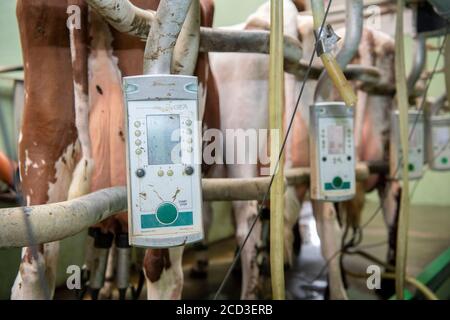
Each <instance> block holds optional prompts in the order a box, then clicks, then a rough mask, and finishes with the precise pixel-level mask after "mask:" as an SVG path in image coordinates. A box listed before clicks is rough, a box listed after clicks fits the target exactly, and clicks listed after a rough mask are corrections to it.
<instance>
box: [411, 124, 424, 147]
mask: <svg viewBox="0 0 450 320" xmlns="http://www.w3.org/2000/svg"><path fill="white" fill-rule="evenodd" d="M421 129H422V128H421V127H419V125H416V127H415V128H414V129H411V130H412V131H410V132H409V147H410V148H420V147H421V146H420V143H421V142H422V139H421V138H422V134H421V132H420V130H421Z"/></svg>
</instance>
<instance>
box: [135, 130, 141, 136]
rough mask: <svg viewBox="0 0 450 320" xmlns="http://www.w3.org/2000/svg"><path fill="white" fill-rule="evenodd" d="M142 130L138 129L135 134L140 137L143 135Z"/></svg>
mask: <svg viewBox="0 0 450 320" xmlns="http://www.w3.org/2000/svg"><path fill="white" fill-rule="evenodd" d="M141 133H142V132H141V130H136V131H135V132H134V135H135V136H136V137H140V136H141Z"/></svg>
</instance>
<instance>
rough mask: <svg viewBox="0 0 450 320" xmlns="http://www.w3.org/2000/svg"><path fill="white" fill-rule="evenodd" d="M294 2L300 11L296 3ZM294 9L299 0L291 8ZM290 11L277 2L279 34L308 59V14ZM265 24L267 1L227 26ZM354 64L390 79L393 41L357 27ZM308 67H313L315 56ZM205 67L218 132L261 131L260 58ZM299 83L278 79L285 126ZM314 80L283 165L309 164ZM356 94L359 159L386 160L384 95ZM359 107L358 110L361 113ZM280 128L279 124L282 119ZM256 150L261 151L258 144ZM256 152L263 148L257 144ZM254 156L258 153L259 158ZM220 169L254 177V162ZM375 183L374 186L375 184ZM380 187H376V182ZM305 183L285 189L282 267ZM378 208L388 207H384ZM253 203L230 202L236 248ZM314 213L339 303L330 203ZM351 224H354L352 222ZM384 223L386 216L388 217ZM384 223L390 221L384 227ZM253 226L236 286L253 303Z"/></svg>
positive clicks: (234, 57) (356, 206)
mask: <svg viewBox="0 0 450 320" xmlns="http://www.w3.org/2000/svg"><path fill="white" fill-rule="evenodd" d="M299 4H300V6H299ZM296 5H297V8H298V9H302V7H301V5H302V3H301V2H297V3H296ZM293 11H296V10H295V7H293V4H292V3H290V1H285V29H284V30H285V34H288V35H291V36H294V37H298V38H299V39H300V41H301V42H302V47H303V55H304V59H305V60H309V57H310V56H311V54H312V52H313V50H314V43H315V39H314V34H313V21H312V17H310V16H306V15H297V13H295V14H294V16H292V12H293ZM268 25H269V17H268V4H267V3H266V4H265V5H263V6H261V7H260V8H259V9H258V10H257V11H256V13H254V14H253V15H251V16H250V17H249V18H248V19H247V21H246V22H245V23H244V24H242V25H238V26H234V27H231V28H233V29H250V28H261V27H266V28H267V26H268ZM357 60H358V61H359V62H360V63H361V64H363V65H367V66H376V67H379V68H381V69H382V70H383V71H384V73H383V77H385V78H386V79H383V80H384V81H387V82H393V69H394V68H393V67H392V62H393V41H392V39H390V38H389V37H387V36H386V35H384V34H382V33H381V32H377V31H375V30H371V29H365V30H364V32H363V37H362V40H361V44H360V46H359V50H358V58H357ZM314 64H318V65H320V62H319V61H318V59H317V58H315V60H314ZM211 65H212V70H213V73H214V75H215V77H216V80H217V83H218V88H219V97H220V107H221V108H223V110H226V111H227V112H226V113H225V112H222V121H221V127H222V128H223V129H224V130H225V129H229V128H231V129H238V128H240V129H244V130H245V129H261V128H263V129H266V128H267V126H268V118H267V115H268V109H267V108H268V100H267V98H268V94H267V92H268V58H267V57H264V56H262V55H259V54H248V53H246V54H239V53H232V54H229V53H227V54H225V53H215V54H212V55H211ZM300 81H301V80H300V79H296V78H295V77H294V76H292V75H287V74H286V75H285V121H288V120H289V117H290V116H291V115H292V112H293V109H294V107H295V105H294V104H295V101H296V98H297V96H298V90H299V88H300ZM316 83H317V81H315V80H309V81H308V82H307V83H306V84H305V90H304V92H303V96H302V99H301V101H300V106H299V109H298V112H297V114H296V115H295V119H294V125H293V129H292V132H291V134H290V137H289V138H288V143H287V145H286V150H285V152H286V164H285V166H286V168H289V167H307V166H309V137H308V127H309V106H310V105H311V104H312V103H313V102H314V91H315V87H316ZM365 95H366V94H364V93H361V94H360V96H362V97H363V99H360V100H359V103H358V106H357V107H356V108H357V111H356V112H363V113H364V116H363V117H361V118H362V119H363V120H364V122H363V124H362V125H361V126H360V127H362V128H363V129H362V138H361V140H362V141H363V142H362V143H361V144H360V148H359V149H358V154H359V158H360V160H363V161H368V160H381V159H384V158H385V157H386V153H385V146H386V144H387V141H386V130H387V129H388V127H387V125H388V123H389V121H388V119H389V111H390V109H391V107H392V103H393V99H392V96H374V95H367V96H366V97H365ZM361 110H362V111H361ZM285 123H286V122H285ZM260 147H261V146H260ZM262 147H264V146H262ZM259 154H261V153H259ZM227 172H228V174H229V176H231V177H252V176H257V175H258V174H259V172H258V167H257V166H256V165H235V164H229V165H227ZM378 178H379V177H371V178H370V179H369V182H368V185H367V186H364V188H362V187H363V186H361V185H359V188H358V194H357V196H356V197H355V199H354V200H353V201H351V202H348V203H347V205H346V207H347V209H349V211H350V212H349V213H348V215H349V216H352V217H358V216H359V214H360V213H361V210H362V205H363V202H364V192H365V190H364V189H370V188H373V187H374V186H375V185H377V179H378ZM378 185H380V184H378ZM380 188H383V187H382V186H381V185H380ZM307 190H308V187H307V186H299V187H295V188H294V187H289V188H287V190H286V194H285V199H286V211H285V262H286V263H288V264H291V263H292V262H293V252H292V243H293V237H292V232H291V230H292V226H293V225H294V224H295V223H296V221H297V219H298V216H299V210H300V208H301V204H302V202H303V200H304V198H305V195H306V193H307ZM383 199H384V203H388V204H389V206H392V201H391V200H392V197H385V196H384V195H383ZM386 206H388V205H387V204H386ZM256 207H257V202H256V201H246V202H244V201H240V202H237V201H236V202H234V203H233V210H234V211H235V219H236V221H237V235H236V236H237V239H238V242H239V244H242V241H243V238H244V237H245V236H246V235H247V232H248V230H249V228H250V223H251V222H252V221H253V218H254V217H255V215H256ZM385 209H386V213H387V215H386V216H387V217H390V216H392V212H393V210H392V208H385ZM313 210H314V215H315V218H316V220H317V228H318V234H319V236H320V238H321V241H322V254H323V256H324V258H325V260H326V261H328V262H329V264H328V266H329V268H328V270H329V281H330V297H331V298H333V299H345V298H347V294H346V291H345V289H344V285H343V281H342V278H341V270H340V264H339V257H340V254H339V251H340V241H341V235H340V234H341V230H340V227H339V225H338V223H337V219H336V212H335V209H334V207H333V204H332V203H324V202H317V201H313ZM355 220H356V222H355V223H358V222H359V220H358V219H357V218H356V219H355ZM388 220H389V221H390V219H388ZM388 225H389V226H390V225H391V224H389V223H388ZM259 242H260V226H257V227H255V229H254V230H253V233H252V235H251V237H250V238H249V241H248V242H247V244H246V247H245V249H244V251H243V253H242V257H241V259H242V268H243V284H242V292H241V296H242V297H243V298H256V297H257V296H258V294H259V292H258V287H259V284H258V277H259V270H258V263H257V261H256V250H257V248H258V246H259V245H260V243H259Z"/></svg>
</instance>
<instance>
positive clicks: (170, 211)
mask: <svg viewBox="0 0 450 320" xmlns="http://www.w3.org/2000/svg"><path fill="white" fill-rule="evenodd" d="M156 217H157V218H158V220H159V221H160V222H161V223H163V224H171V223H174V222H175V220H177V218H178V210H177V208H176V207H175V206H174V205H173V204H171V203H168V202H166V203H163V204H162V205H160V206H159V207H158V209H157V210H156Z"/></svg>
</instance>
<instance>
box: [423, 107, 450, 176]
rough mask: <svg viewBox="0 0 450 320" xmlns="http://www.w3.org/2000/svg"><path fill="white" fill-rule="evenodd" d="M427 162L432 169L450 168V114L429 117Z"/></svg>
mask: <svg viewBox="0 0 450 320" xmlns="http://www.w3.org/2000/svg"><path fill="white" fill-rule="evenodd" d="M426 139H427V144H426V145H427V162H428V165H429V166H430V168H431V169H432V170H450V114H445V115H433V116H431V117H429V118H428V119H427V125H426Z"/></svg>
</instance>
